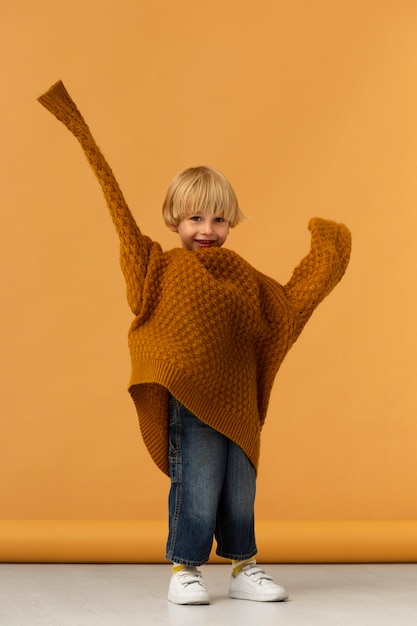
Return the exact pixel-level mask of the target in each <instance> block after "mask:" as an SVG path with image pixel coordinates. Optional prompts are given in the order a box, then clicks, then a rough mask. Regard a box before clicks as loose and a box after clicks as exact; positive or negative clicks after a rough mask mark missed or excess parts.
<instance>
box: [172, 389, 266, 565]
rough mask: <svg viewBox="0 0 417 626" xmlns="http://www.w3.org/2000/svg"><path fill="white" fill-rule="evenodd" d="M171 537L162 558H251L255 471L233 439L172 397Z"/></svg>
mask: <svg viewBox="0 0 417 626" xmlns="http://www.w3.org/2000/svg"><path fill="white" fill-rule="evenodd" d="M169 418H170V425H169V464H170V476H171V489H170V493H169V502H168V504H169V507H168V508H169V535H168V541H167V548H166V558H167V559H168V560H169V561H173V562H175V563H182V564H184V565H189V566H197V565H202V564H203V563H206V562H207V561H208V559H209V556H210V552H211V548H212V545H213V537H215V538H216V541H217V550H216V553H217V554H218V555H219V556H222V557H225V558H228V559H236V560H238V559H249V558H250V557H252V556H254V555H255V554H256V552H257V549H256V544H255V532H254V503H255V490H256V477H255V469H254V467H253V465H252V464H251V462H250V461H249V459H248V458H247V456H246V455H245V453H244V452H243V450H242V449H241V448H240V447H239V446H238V445H236V444H235V443H234V442H233V441H231V440H230V439H228V438H227V437H225V436H224V435H222V434H221V433H219V432H217V431H216V430H214V429H213V428H211V427H210V426H207V425H206V424H204V422H202V421H201V420H199V419H198V418H197V417H196V416H195V415H193V414H192V413H191V412H190V411H188V409H186V408H185V407H184V406H183V405H182V404H180V403H179V402H178V401H177V400H176V399H175V398H173V397H171V398H170V403H169Z"/></svg>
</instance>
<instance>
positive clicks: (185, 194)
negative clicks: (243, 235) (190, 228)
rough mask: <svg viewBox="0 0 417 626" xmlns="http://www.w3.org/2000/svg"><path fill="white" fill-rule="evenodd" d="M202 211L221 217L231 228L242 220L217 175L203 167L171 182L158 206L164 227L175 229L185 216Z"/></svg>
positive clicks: (227, 187)
mask: <svg viewBox="0 0 417 626" xmlns="http://www.w3.org/2000/svg"><path fill="white" fill-rule="evenodd" d="M206 211H207V212H209V213H214V214H215V215H218V216H219V217H223V218H224V219H225V220H226V221H228V222H229V224H230V227H231V228H233V227H234V226H236V225H237V224H239V223H240V222H242V221H243V220H244V219H245V215H244V214H243V213H242V211H241V210H240V208H239V204H238V201H237V197H236V194H235V192H234V190H233V188H232V186H231V184H230V183H229V181H228V180H227V178H226V177H225V176H224V175H223V174H222V173H221V172H219V171H217V170H215V169H213V168H212V167H206V166H204V165H201V166H198V167H189V168H188V169H186V170H184V171H183V172H181V173H180V174H178V175H177V176H176V177H175V178H174V180H173V181H172V182H171V184H170V186H169V188H168V191H167V194H166V196H165V200H164V203H163V206H162V215H163V218H164V220H165V223H166V225H167V226H178V224H179V223H180V221H181V220H182V219H183V218H184V217H186V216H187V215H192V214H194V213H204V212H206Z"/></svg>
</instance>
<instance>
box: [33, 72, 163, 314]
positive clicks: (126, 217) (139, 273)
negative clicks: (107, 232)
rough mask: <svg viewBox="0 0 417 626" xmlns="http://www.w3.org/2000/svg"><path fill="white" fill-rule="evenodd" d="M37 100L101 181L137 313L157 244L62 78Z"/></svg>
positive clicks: (127, 285) (130, 300) (133, 306)
mask: <svg viewBox="0 0 417 626" xmlns="http://www.w3.org/2000/svg"><path fill="white" fill-rule="evenodd" d="M38 100H39V102H40V103H41V104H42V105H43V106H44V107H45V108H46V109H47V110H48V111H49V112H50V113H52V114H53V115H55V117H56V118H57V119H58V120H59V121H60V122H62V123H63V124H64V125H65V126H66V127H67V128H68V129H69V130H70V132H71V133H72V134H73V135H74V136H75V138H76V139H77V140H78V141H79V143H80V144H81V146H82V148H83V150H84V153H85V155H86V157H87V160H88V161H89V163H90V165H91V167H92V169H93V171H94V173H95V175H96V176H97V178H98V180H99V183H100V185H101V188H102V190H103V193H104V196H105V199H106V202H107V206H108V208H109V210H110V215H111V217H112V220H113V223H114V226H115V227H116V231H117V234H118V235H119V240H120V263H121V266H122V270H123V274H124V277H125V280H126V289H127V299H128V302H129V305H130V308H131V309H132V311H133V313H135V314H137V313H138V312H139V309H140V303H141V297H142V290H143V282H144V279H145V276H146V271H147V265H148V260H149V256H150V254H151V249H152V247H153V246H158V244H156V243H154V242H152V240H151V239H149V237H146V236H144V235H142V233H141V232H140V230H139V228H138V226H137V224H136V222H135V219H134V217H133V215H132V213H131V212H130V210H129V208H128V206H127V204H126V201H125V199H124V197H123V194H122V191H121V189H120V187H119V184H118V182H117V180H116V178H115V176H114V174H113V172H112V170H111V168H110V166H109V164H108V163H107V161H106V159H105V158H104V156H103V154H102V153H101V151H100V148H99V147H98V146H97V144H96V142H95V140H94V138H93V136H92V134H91V132H90V130H89V128H88V126H87V124H86V122H85V120H84V118H83V117H82V115H81V113H80V111H79V110H78V109H77V107H76V105H75V103H74V102H73V100H72V99H71V97H70V95H69V94H68V92H67V90H66V89H65V86H64V84H63V83H62V81H58V82H57V83H55V84H54V85H52V87H51V88H50V89H49V90H48V91H47V92H46V93H44V94H43V95H42V96H40V98H38Z"/></svg>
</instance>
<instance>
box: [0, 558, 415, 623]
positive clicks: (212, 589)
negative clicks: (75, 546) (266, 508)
mask: <svg viewBox="0 0 417 626" xmlns="http://www.w3.org/2000/svg"><path fill="white" fill-rule="evenodd" d="M264 568H265V570H266V571H267V572H268V573H270V574H272V575H273V576H274V578H275V580H276V581H277V582H279V583H280V584H282V585H284V586H285V587H286V588H287V589H288V591H289V593H290V600H289V601H288V602H284V603H258V602H246V601H241V600H231V599H229V598H228V597H227V589H228V580H229V574H230V567H229V566H228V565H206V566H205V567H203V568H202V572H203V575H204V578H205V580H206V586H207V588H208V591H209V593H210V595H211V598H212V604H211V605H209V606H196V607H195V606H184V607H181V606H175V605H173V604H170V603H169V602H168V601H167V600H166V593H167V586H168V582H169V577H170V567H169V565H40V564H39V565H37V564H36V565H32V564H0V624H4V625H6V626H26V625H27V626H29V625H30V626H130V625H132V626H133V625H135V626H136V625H138V624H140V625H141V626H148V625H149V626H150V625H151V624H152V625H154V624H170V625H173V626H176V625H178V626H180V625H181V626H188V625H193V626H217V625H224V624H227V625H228V626H229V625H235V624H236V625H239V626H249V625H250V626H254V625H256V626H257V625H260V626H270V625H272V624H273V625H274V626H276V625H280V624H282V625H283V626H284V625H285V626H295V625H299V624H303V625H306V626H315V625H317V626H346V625H351V624H352V625H353V624H354V625H355V626H374V625H375V626H388V625H389V626H408V625H411V624H417V564H398V565H396V564H391V565H266V566H264Z"/></svg>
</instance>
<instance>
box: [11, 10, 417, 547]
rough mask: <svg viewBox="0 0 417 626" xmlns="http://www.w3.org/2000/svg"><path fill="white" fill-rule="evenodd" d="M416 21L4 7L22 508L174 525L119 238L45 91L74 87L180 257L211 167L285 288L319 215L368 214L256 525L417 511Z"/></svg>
mask: <svg viewBox="0 0 417 626" xmlns="http://www.w3.org/2000/svg"><path fill="white" fill-rule="evenodd" d="M416 32H417V4H416V3H415V2H414V0H408V1H407V0H399V1H398V0H374V1H372V0H354V1H353V2H352V0H337V1H332V0H316V1H315V2H310V1H309V0H300V1H299V2H293V3H289V2H284V1H282V0H260V1H258V2H252V1H249V0H248V1H242V2H239V1H238V0H229V1H228V0H211V2H210V3H206V2H204V3H203V2H196V1H195V0H175V1H174V0H172V1H169V0H138V1H135V0H118V1H117V2H116V1H115V0H113V1H112V0H107V1H104V0H69V1H68V2H63V1H60V0H58V1H55V2H53V1H52V0H38V1H37V2H29V0H13V2H11V1H9V0H6V1H5V2H3V3H2V8H1V9H0V58H1V59H2V66H3V68H2V72H1V75H2V98H1V102H0V109H1V120H2V125H1V126H2V129H1V133H2V141H1V148H2V149H1V152H0V160H1V167H0V172H1V174H0V176H1V193H2V202H1V207H2V208H1V218H2V219H1V224H2V228H1V229H0V238H1V241H0V254H1V257H2V258H1V263H0V272H1V284H2V291H3V295H2V305H1V308H0V315H1V322H0V332H1V346H2V349H1V414H0V420H1V438H0V449H1V454H0V476H1V480H0V519H2V520H26V521H30V520H38V519H43V520H145V521H146V520H165V518H166V509H167V504H166V502H167V491H168V487H169V485H168V479H167V478H166V477H165V476H164V475H163V474H161V473H160V472H159V470H157V469H156V467H154V466H153V464H152V462H151V460H150V458H149V456H148V454H147V452H146V450H145V449H144V446H143V443H142V441H141V438H140V433H139V428H138V425H137V421H136V413H135V409H134V405H133V402H132V401H131V399H130V397H129V395H128V393H127V391H126V386H127V382H128V378H129V355H128V350H127V341H126V335H127V329H128V326H129V324H130V321H131V314H130V310H129V308H128V306H127V303H126V301H125V294H124V282H123V277H122V274H121V271H120V269H119V265H118V241H117V237H116V234H115V232H114V229H113V226H112V224H111V221H110V218H109V217H108V215H107V209H106V206H105V204H104V199H103V196H102V193H101V190H100V188H99V185H98V183H97V182H96V180H95V178H94V176H93V174H92V172H91V170H90V168H89V166H88V164H87V162H86V160H85V158H84V156H83V154H82V152H81V149H80V147H79V145H78V144H77V143H76V141H75V140H74V138H73V137H72V136H71V135H70V134H69V132H68V131H67V130H66V129H65V128H64V127H63V126H62V125H61V124H59V123H58V122H57V121H56V120H55V119H54V118H53V117H52V116H51V115H50V114H49V113H48V112H47V111H46V110H45V109H43V107H41V105H40V104H38V103H37V101H36V98H37V97H38V96H39V95H40V94H41V93H43V92H44V91H46V89H48V88H49V87H50V85H51V84H52V83H54V82H55V81H56V80H58V79H59V78H61V79H62V80H63V81H64V83H65V85H66V87H67V89H68V90H69V92H70V94H71V95H72V97H73V98H74V100H75V101H76V103H77V105H78V106H79V108H80V109H81V111H82V113H83V114H84V116H85V118H86V120H87V122H88V123H89V125H90V127H91V129H92V132H93V135H94V136H95V138H96V140H97V142H98V144H99V145H100V147H101V148H102V149H103V152H104V154H105V155H106V156H107V158H108V160H109V162H110V164H111V166H112V168H113V170H114V172H115V174H116V177H117V179H118V181H119V183H120V185H121V188H122V190H123V192H124V194H125V196H126V199H127V201H128V203H129V205H130V207H131V209H132V211H133V213H134V215H135V217H136V218H137V221H138V223H139V224H140V226H141V227H142V230H143V231H144V232H145V233H146V234H148V235H150V236H151V237H153V238H155V239H157V240H159V241H160V242H161V243H162V245H163V246H164V247H166V248H168V247H172V246H174V245H178V244H177V238H176V235H173V234H172V233H171V232H169V231H168V230H167V229H166V228H165V226H164V224H163V222H162V218H161V215H160V207H161V204H162V200H163V197H164V194H165V190H166V188H167V186H168V184H169V182H170V180H171V179H172V177H173V176H174V175H175V174H176V173H177V172H178V171H180V170H182V169H184V168H185V167H188V166H189V165H196V164H200V163H205V164H209V165H212V166H214V167H217V168H218V169H220V170H222V171H223V172H224V173H225V174H226V175H227V176H228V178H229V179H230V181H231V182H232V184H233V186H234V188H235V190H236V192H237V195H238V197H239V200H240V204H241V206H242V209H243V210H244V211H245V213H246V214H248V215H250V216H251V220H250V221H248V222H246V223H244V224H243V225H241V226H239V227H238V228H237V229H236V230H234V231H232V233H231V235H230V238H229V241H228V245H229V247H231V248H233V249H234V250H236V251H237V252H239V253H241V254H242V255H243V256H245V257H246V258H247V259H248V260H249V261H250V262H251V263H252V264H253V265H255V266H256V267H257V268H259V269H260V270H262V271H264V272H266V273H268V274H270V275H272V276H273V277H274V278H276V279H278V280H279V281H281V282H285V281H286V280H287V279H288V278H289V276H290V274H291V271H292V269H293V267H294V266H295V265H296V264H297V263H298V261H299V260H300V259H301V257H302V256H303V255H304V254H305V253H306V252H307V250H308V247H309V233H308V232H307V230H306V225H307V222H308V219H309V218H310V217H311V216H313V215H319V216H322V217H328V218H331V219H334V220H337V221H343V222H345V223H347V224H348V225H349V227H350V228H351V230H352V233H353V241H354V248H353V254H352V260H351V264H350V267H349V269H348V272H347V274H346V276H345V278H344V279H343V281H342V283H341V284H340V285H339V286H338V287H337V288H336V290H335V291H334V292H333V293H332V294H331V296H329V298H328V299H327V300H326V301H325V302H324V303H323V304H322V305H321V306H320V307H319V309H318V310H317V311H316V313H315V315H314V316H313V318H312V319H311V321H310V322H309V324H308V325H307V327H306V329H305V330H304V332H303V334H302V336H301V338H300V339H299V341H298V342H297V344H296V345H295V346H294V348H293V349H292V350H291V352H290V354H289V355H288V357H287V358H286V360H285V361H284V364H283V366H282V369H281V371H280V372H279V374H278V378H277V381H276V384H275V387H274V391H273V395H272V399H271V404H270V409H269V416H268V419H267V423H266V426H265V429H264V432H263V440H262V452H261V463H260V471H259V480H258V497H257V504H256V508H257V517H258V519H259V520H261V521H262V520H272V521H277V522H278V521H285V520H294V521H297V520H298V521H303V520H325V521H332V520H344V521H354V520H356V521H357V520H376V521H378V520H414V519H417V498H416V484H417V454H416V441H417V420H416V417H417V406H416V405H417V394H416V385H415V378H416V365H417V338H416V314H417V297H416V274H417V271H416V270H417V259H416V252H415V243H414V239H415V233H416V229H417V213H416V206H417V177H416V165H417V124H416V112H417V81H416V75H417V72H416V70H417V38H416ZM162 550H163V546H162ZM162 550H161V552H162Z"/></svg>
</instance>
